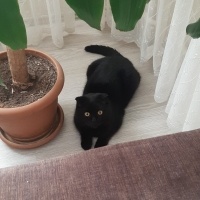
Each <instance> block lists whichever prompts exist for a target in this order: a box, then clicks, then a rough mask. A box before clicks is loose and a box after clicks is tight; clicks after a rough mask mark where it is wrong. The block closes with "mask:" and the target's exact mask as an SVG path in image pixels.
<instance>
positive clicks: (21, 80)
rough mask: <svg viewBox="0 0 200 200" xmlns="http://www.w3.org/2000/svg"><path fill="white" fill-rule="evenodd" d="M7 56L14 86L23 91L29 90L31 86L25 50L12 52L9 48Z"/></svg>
mask: <svg viewBox="0 0 200 200" xmlns="http://www.w3.org/2000/svg"><path fill="white" fill-rule="evenodd" d="M7 56H8V62H9V66H10V71H11V75H12V82H13V85H15V86H17V87H19V88H20V89H22V90H24V89H27V88H28V87H29V86H30V85H31V84H30V76H29V73H28V68H27V62H26V54H25V50H24V49H21V50H12V49H11V48H9V47H7Z"/></svg>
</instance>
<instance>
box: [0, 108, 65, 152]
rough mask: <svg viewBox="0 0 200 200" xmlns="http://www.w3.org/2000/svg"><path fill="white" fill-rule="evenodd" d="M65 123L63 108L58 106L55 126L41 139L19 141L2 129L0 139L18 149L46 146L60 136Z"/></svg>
mask: <svg viewBox="0 0 200 200" xmlns="http://www.w3.org/2000/svg"><path fill="white" fill-rule="evenodd" d="M63 122H64V113H63V110H62V108H61V106H60V105H59V104H58V107H57V114H56V119H55V121H54V124H53V125H52V127H51V129H50V130H49V131H48V132H47V133H45V134H43V135H42V136H40V137H39V138H36V139H34V140H31V141H28V140H24V141H19V140H15V139H13V138H11V137H10V136H9V135H7V134H6V133H5V132H4V131H3V130H2V129H0V139H2V140H3V141H4V142H5V143H6V144H7V145H8V146H10V147H13V148H17V149H32V148H36V147H39V146H41V145H43V144H46V143H47V142H49V141H51V140H52V139H53V138H54V137H55V136H57V135H58V133H59V131H60V129H61V128H62V126H63Z"/></svg>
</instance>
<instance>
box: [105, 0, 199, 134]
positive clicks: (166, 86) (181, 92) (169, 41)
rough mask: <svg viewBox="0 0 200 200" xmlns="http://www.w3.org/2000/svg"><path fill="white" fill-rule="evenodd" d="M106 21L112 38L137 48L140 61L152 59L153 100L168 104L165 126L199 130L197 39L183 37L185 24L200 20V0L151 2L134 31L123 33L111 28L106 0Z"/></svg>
mask: <svg viewBox="0 0 200 200" xmlns="http://www.w3.org/2000/svg"><path fill="white" fill-rule="evenodd" d="M106 18H107V19H108V24H109V25H110V26H111V34H112V35H113V36H114V37H116V38H117V39H119V40H124V41H127V42H135V43H136V44H137V45H138V46H139V47H140V51H141V62H145V61H147V60H149V59H150V58H153V69H154V74H155V75H156V76H158V81H157V85H156V88H155V95H154V97H155V101H156V102H158V103H161V102H165V101H168V102H167V107H166V112H167V113H168V119H167V123H168V125H169V127H170V128H172V129H173V130H174V131H186V130H191V129H196V128H200V39H191V37H190V36H188V35H186V27H187V25H188V24H189V23H192V22H195V21H196V20H197V19H199V18H200V1H199V0H184V1H183V0H168V1H163V0H151V1H150V2H149V4H147V6H146V8H145V11H144V14H143V16H142V18H141V19H140V20H139V22H138V24H137V25H136V27H135V29H134V30H133V31H130V32H127V33H125V32H120V31H118V30H116V29H115V23H114V21H113V19H112V17H111V12H110V8H109V1H108V0H107V10H106V12H105V15H104V18H103V19H104V22H105V19H106ZM110 18H111V20H110ZM110 21H111V22H110ZM102 24H104V23H102Z"/></svg>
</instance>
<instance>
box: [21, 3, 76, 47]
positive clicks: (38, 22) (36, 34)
mask: <svg viewBox="0 0 200 200" xmlns="http://www.w3.org/2000/svg"><path fill="white" fill-rule="evenodd" d="M18 2H19V5H20V10H21V14H22V16H23V19H24V21H25V25H26V31H27V37H28V45H38V44H39V43H40V42H41V41H42V39H44V38H45V37H47V36H51V37H52V41H53V43H54V44H55V45H56V46H57V47H59V48H61V47H62V46H63V44H64V40H63V37H64V36H65V35H66V34H67V33H72V32H74V28H75V27H74V21H75V14H74V12H73V11H72V9H71V8H70V7H69V6H68V5H67V4H66V3H65V0H43V1H40V0H34V1H33V0H18Z"/></svg>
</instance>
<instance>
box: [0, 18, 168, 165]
mask: <svg viewBox="0 0 200 200" xmlns="http://www.w3.org/2000/svg"><path fill="white" fill-rule="evenodd" d="M90 44H101V45H107V46H111V47H113V48H116V49H117V50H118V51H119V52H120V53H122V54H123V55H124V56H126V57H127V58H129V59H130V60H131V61H132V62H133V63H134V65H135V67H136V68H137V69H138V71H139V72H140V73H141V76H142V80H141V84H140V87H139V89H138V91H137V93H136V95H135V96H134V99H133V100H132V101H131V103H130V104H129V106H128V108H127V110H126V115H125V118H124V123H123V125H122V127H121V129H120V130H119V131H118V133H117V134H116V135H115V136H114V137H113V138H112V140H111V141H110V145H112V144H116V143H120V142H126V141H132V140H139V139H144V138H149V137H155V136H159V135H166V134H170V133H172V131H171V130H169V129H168V127H167V124H166V117H167V115H166V114H165V111H164V110H165V104H157V103H156V102H155V101H154V97H153V95H154V90H155V84H156V79H157V78H156V77H155V76H154V74H153V68H152V60H150V61H149V62H147V63H140V53H139V49H138V47H137V46H136V45H135V44H133V43H132V44H126V43H125V42H119V41H117V40H115V39H114V38H112V37H111V36H110V34H109V33H108V32H103V33H102V32H99V31H97V30H94V29H92V28H90V27H88V26H87V25H86V24H85V23H83V22H80V21H78V22H77V28H76V32H75V33H74V34H71V35H68V36H66V37H65V45H64V47H63V48H62V49H58V48H56V47H55V46H54V45H53V44H52V41H51V38H46V39H45V40H44V41H43V42H42V44H40V46H37V47H34V48H36V49H39V50H43V51H45V52H47V53H49V54H50V55H52V56H54V57H55V58H56V59H57V60H58V61H59V62H60V64H61V65H62V67H63V69H64V73H65V85H64V88H63V91H62V92H61V94H60V97H59V103H60V105H61V106H62V108H63V110H64V115H65V122H64V126H63V128H62V131H61V133H60V134H59V135H58V136H57V137H56V138H55V139H54V140H53V141H51V142H50V143H48V144H46V145H44V146H42V147H39V148H37V149H32V150H16V149H11V148H10V147H8V146H7V145H5V144H4V143H3V142H2V141H0V168H3V167H7V166H13V165H18V164H22V163H30V162H35V161H38V160H43V159H48V158H52V157H57V156H62V155H67V154H74V153H77V152H81V151H83V150H82V149H81V147H80V138H79V134H78V132H77V130H76V129H75V127H74V124H73V114H74V108H75V100H74V99H75V97H76V96H79V95H81V93H82V89H83V86H84V84H85V81H86V76H85V73H86V69H87V67H88V65H89V64H90V63H91V62H92V61H94V60H95V59H97V58H99V57H100V55H95V54H90V53H87V52H84V47H85V46H87V45H90Z"/></svg>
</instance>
